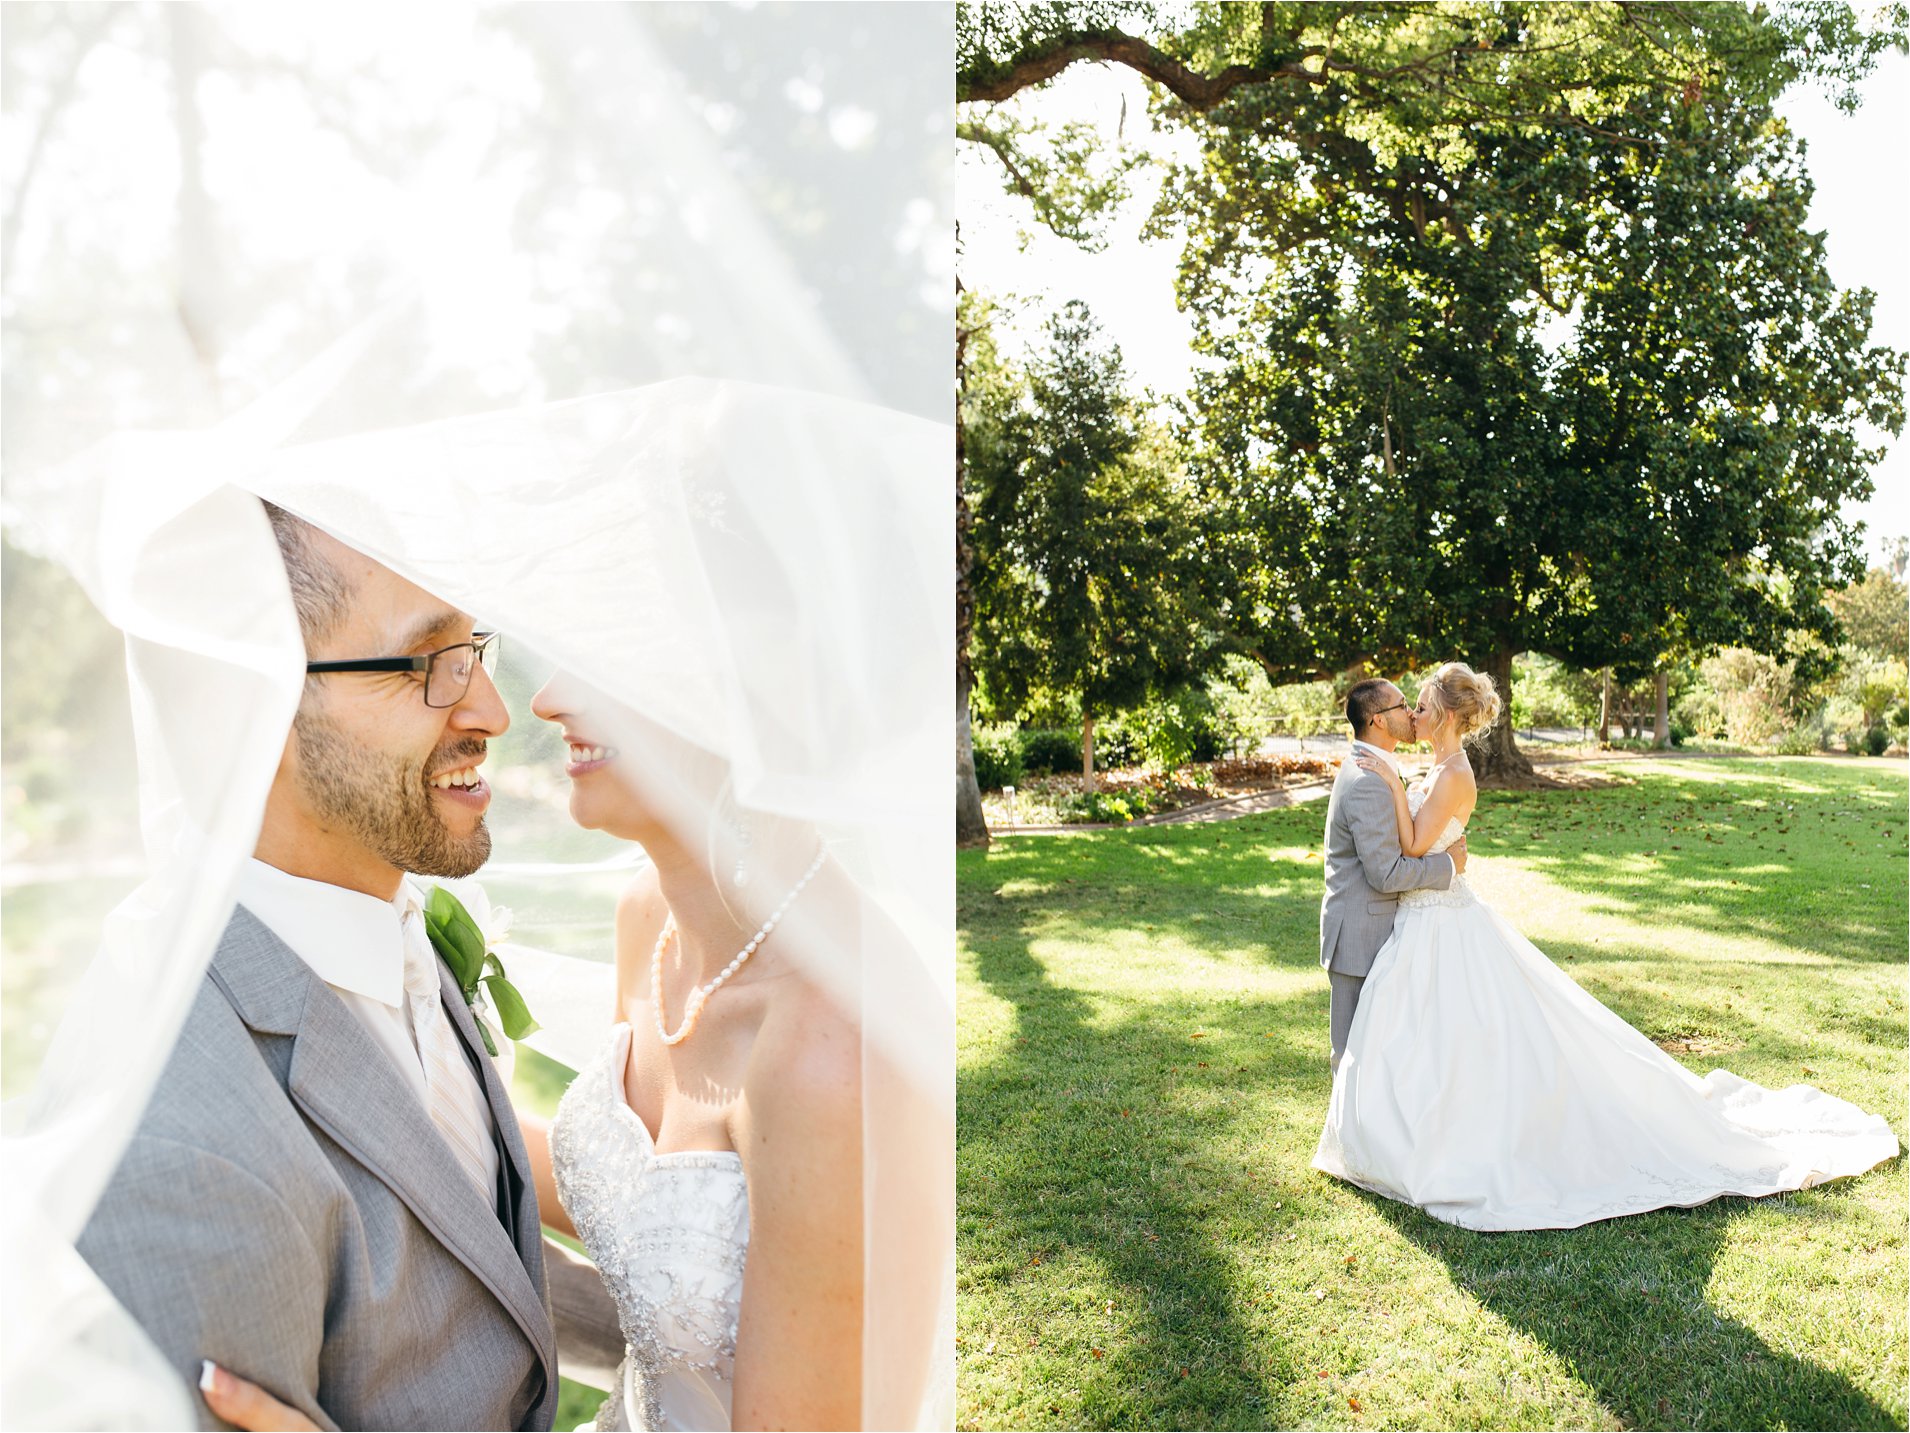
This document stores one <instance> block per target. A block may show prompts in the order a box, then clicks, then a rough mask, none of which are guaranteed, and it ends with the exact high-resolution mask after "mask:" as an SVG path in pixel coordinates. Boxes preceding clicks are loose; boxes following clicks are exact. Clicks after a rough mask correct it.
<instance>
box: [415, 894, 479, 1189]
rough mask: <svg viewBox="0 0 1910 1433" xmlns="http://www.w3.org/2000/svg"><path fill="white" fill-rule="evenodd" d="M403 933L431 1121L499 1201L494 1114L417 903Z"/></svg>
mask: <svg viewBox="0 0 1910 1433" xmlns="http://www.w3.org/2000/svg"><path fill="white" fill-rule="evenodd" d="M404 933H405V1003H406V1004H407V1005H408V1006H409V1007H410V1011H411V1031H412V1035H413V1037H414V1038H415V1039H416V1040H417V1042H418V1059H419V1061H420V1063H422V1064H423V1066H424V1082H425V1088H426V1089H427V1091H429V1096H428V1098H427V1100H426V1105H427V1107H428V1108H429V1109H430V1111H431V1122H432V1123H433V1124H435V1125H436V1126H437V1127H438V1133H439V1134H441V1135H443V1136H444V1140H445V1143H446V1144H448V1145H450V1146H451V1152H452V1153H453V1154H455V1155H456V1156H457V1157H458V1163H459V1164H461V1165H462V1166H463V1167H464V1171H465V1173H467V1174H469V1175H470V1176H471V1179H472V1182H474V1183H475V1184H476V1185H477V1187H478V1188H479V1190H481V1191H482V1192H483V1194H484V1200H485V1202H486V1203H487V1204H488V1203H491V1202H492V1201H493V1200H495V1198H496V1197H497V1195H496V1191H497V1146H496V1145H495V1144H494V1143H493V1142H492V1139H491V1112H490V1110H489V1108H488V1107H487V1106H486V1104H485V1102H484V1089H483V1086H481V1085H480V1084H479V1083H478V1077H477V1076H476V1074H474V1073H473V1072H472V1070H471V1067H470V1065H469V1064H467V1063H466V1061H465V1057H464V1046H463V1044H462V1043H461V1042H460V1041H459V1039H458V1032H457V1031H455V1030H453V1029H452V1028H451V1021H450V1019H449V1017H447V1016H446V1015H445V1013H444V1004H443V1000H442V998H441V995H440V986H439V984H438V953H437V951H436V950H434V949H432V946H431V937H430V936H429V935H427V934H426V933H425V925H424V912H423V911H421V910H420V909H419V908H418V906H417V904H416V902H413V903H412V904H411V905H410V907H409V908H408V909H407V910H406V911H405V919H404Z"/></svg>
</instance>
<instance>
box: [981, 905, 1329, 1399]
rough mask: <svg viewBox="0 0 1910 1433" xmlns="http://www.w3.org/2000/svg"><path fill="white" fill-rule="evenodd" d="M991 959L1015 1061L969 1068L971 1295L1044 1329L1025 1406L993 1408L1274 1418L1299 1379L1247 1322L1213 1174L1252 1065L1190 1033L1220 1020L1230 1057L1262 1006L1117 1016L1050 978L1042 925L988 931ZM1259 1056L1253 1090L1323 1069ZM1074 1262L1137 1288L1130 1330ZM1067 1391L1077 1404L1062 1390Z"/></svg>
mask: <svg viewBox="0 0 1910 1433" xmlns="http://www.w3.org/2000/svg"><path fill="white" fill-rule="evenodd" d="M974 964H975V969H976V972H977V974H978V975H979V977H980V979H981V981H982V983H983V984H984V985H985V986H986V987H987V988H988V990H989V991H990V992H991V993H993V994H994V995H995V996H997V997H999V998H1000V999H1002V1000H1004V1001H1006V1002H1008V1003H1009V1004H1011V1005H1012V1006H1013V1007H1014V1012H1015V1015H1014V1033H1013V1035H1012V1036H1011V1037H1010V1041H1009V1043H1008V1045H1007V1050H1006V1053H1004V1054H1002V1055H1000V1056H999V1057H997V1058H996V1059H993V1060H991V1061H989V1062H988V1063H986V1064H984V1065H981V1066H979V1067H975V1068H971V1069H966V1070H963V1071H962V1072H961V1073H960V1076H959V1083H958V1095H959V1110H960V1116H959V1123H958V1142H959V1149H960V1157H959V1164H958V1169H959V1170H960V1174H959V1176H958V1202H959V1208H960V1212H961V1228H962V1234H961V1243H962V1244H963V1246H964V1248H963V1251H962V1264H963V1278H964V1288H965V1289H974V1290H976V1291H978V1292H979V1291H982V1290H988V1289H993V1290H996V1291H1001V1292H1010V1293H1011V1297H1010V1298H1008V1299H1007V1300H1004V1301H1003V1306H1004V1307H1013V1306H1018V1307H1019V1308H1020V1309H1022V1310H1023V1311H1026V1310H1028V1309H1030V1308H1034V1309H1036V1310H1038V1311H1039V1312H1038V1317H1039V1318H1040V1323H1039V1325H1038V1327H1037V1330H1036V1332H1035V1334H1034V1336H1033V1340H1032V1341H1033V1342H1034V1343H1035V1344H1036V1345H1037V1347H1035V1348H1033V1349H1017V1350H1015V1355H1014V1356H1015V1359H1016V1363H1017V1366H1018V1367H1019V1368H1020V1369H1021V1370H1022V1375H1023V1382H1022V1385H1021V1387H1019V1388H1017V1389H1016V1390H1015V1396H1019V1397H1020V1398H1021V1402H1020V1403H1019V1404H1017V1405H1016V1406H1013V1407H1009V1408H1004V1407H1001V1406H999V1405H997V1406H995V1407H994V1408H992V1409H991V1416H992V1417H993V1418H995V1419H997V1420H999V1419H1001V1418H1004V1417H1005V1418H1007V1419H1008V1420H1009V1421H1010V1422H1012V1423H1013V1424H1014V1425H1015V1426H1041V1425H1044V1424H1045V1425H1048V1426H1057V1425H1058V1426H1064V1427H1065V1426H1079V1427H1090V1428H1127V1427H1144V1428H1145V1427H1168V1428H1175V1427H1178V1428H1198V1427H1265V1426H1268V1424H1269V1422H1270V1421H1271V1419H1272V1417H1273V1413H1272V1400H1271V1397H1270V1393H1271V1390H1273V1389H1275V1388H1277V1387H1279V1386H1281V1385H1283V1384H1285V1383H1288V1382H1290V1381H1291V1380H1292V1378H1293V1376H1294V1370H1293V1368H1291V1367H1289V1366H1288V1362H1287V1359H1286V1356H1285V1353H1284V1351H1283V1350H1281V1349H1278V1348H1274V1349H1269V1348H1268V1347H1266V1346H1265V1343H1264V1340H1261V1339H1258V1338H1256V1337H1254V1336H1253V1335H1252V1334H1251V1333H1250V1332H1249V1331H1248V1329H1247V1328H1246V1326H1245V1324H1244V1323H1243V1321H1242V1319H1241V1318H1240V1316H1239V1313H1238V1309H1237V1300H1238V1298H1239V1296H1240V1291H1239V1289H1238V1288H1237V1287H1236V1284H1237V1275H1236V1273H1235V1271H1234V1269H1233V1267H1232V1265H1231V1263H1230V1260H1229V1258H1228V1257H1227V1256H1226V1255H1225V1253H1224V1252H1223V1243H1224V1239H1225V1235H1224V1234H1223V1233H1222V1232H1221V1229H1220V1226H1221V1224H1222V1223H1223V1222H1224V1217H1225V1215H1226V1212H1227V1211H1226V1210H1224V1209H1223V1208H1222V1206H1223V1205H1224V1204H1225V1203H1226V1202H1227V1199H1226V1196H1225V1194H1224V1193H1223V1192H1222V1190H1221V1189H1219V1188H1217V1187H1216V1183H1215V1181H1213V1180H1212V1179H1210V1178H1209V1177H1207V1176H1208V1174H1209V1173H1210V1172H1211V1171H1210V1169H1209V1167H1208V1166H1209V1164H1210V1162H1211V1161H1213V1160H1214V1159H1215V1158H1216V1153H1215V1151H1216V1150H1217V1149H1219V1148H1221V1147H1222V1146H1224V1145H1226V1144H1227V1143H1228V1141H1229V1139H1230V1137H1231V1135H1232V1134H1233V1130H1232V1125H1233V1122H1234V1120H1235V1119H1236V1118H1237V1115H1236V1112H1235V1111H1234V1110H1233V1109H1232V1108H1231V1106H1230V1103H1229V1093H1228V1092H1229V1089H1230V1085H1231V1082H1232V1080H1233V1079H1234V1078H1235V1067H1234V1066H1233V1065H1232V1064H1231V1063H1230V1062H1228V1061H1227V1060H1224V1059H1219V1060H1203V1056H1204V1055H1205V1054H1206V1053H1208V1052H1207V1049H1206V1048H1205V1047H1202V1046H1200V1045H1199V1044H1198V1043H1197V1042H1195V1041H1193V1040H1192V1039H1191V1036H1190V1030H1191V1029H1192V1028H1193V1027H1194V1026H1195V1024H1196V1022H1200V1021H1204V1022H1206V1031H1207V1032H1208V1033H1210V1034H1211V1036H1212V1037H1213V1039H1214V1040H1215V1042H1216V1049H1217V1048H1218V1046H1219V1044H1220V1042H1222V1041H1224V1040H1226V1039H1227V1038H1228V1037H1230V1036H1231V1037H1238V1045H1237V1046H1236V1048H1245V1047H1246V1041H1247V1040H1248V1039H1252V1038H1257V1036H1254V1035H1253V1034H1252V1033H1251V1032H1250V1031H1249V1029H1248V1027H1249V1026H1252V1027H1253V1029H1254V1030H1257V1029H1258V1028H1259V1027H1260V1026H1262V1025H1264V1024H1265V1023H1266V1015H1265V1011H1264V1008H1260V1009H1255V1008H1252V1007H1248V1008H1243V1009H1240V1010H1238V1011H1233V1012H1227V1011H1222V1012H1219V1014H1220V1016H1221V1018H1220V1020H1218V1021H1217V1020H1216V1018H1215V1017H1216V1012H1215V1010H1214V1009H1213V1008H1212V1007H1211V1006H1210V1005H1209V1004H1207V1003H1204V1002H1202V1001H1200V1000H1198V999H1191V998H1190V999H1189V1000H1187V1001H1185V1002H1175V1001H1174V1000H1172V999H1171V998H1170V999H1168V1000H1167V1001H1165V1002H1164V1003H1160V1004H1151V1005H1150V1006H1149V1010H1150V1011H1151V1012H1152V1013H1151V1014H1150V1015H1149V1016H1148V1017H1147V1018H1141V1019H1133V1020H1127V1021H1122V1022H1117V1023H1114V1024H1112V1025H1110V1024H1109V1022H1107V1021H1106V1020H1105V1019H1104V1018H1100V1017H1098V1016H1097V1012H1096V1010H1095V1008H1094V1006H1093V1003H1092V1002H1091V1001H1090V999H1089V997H1088V996H1087V995H1085V994H1083V993H1082V992H1081V991H1078V990H1075V989H1072V988H1069V987H1068V986H1065V985H1060V984H1057V983H1055V982H1054V981H1053V980H1052V979H1050V977H1049V976H1048V973H1047V971H1046V970H1045V969H1044V968H1043V966H1042V964H1041V962H1040V961H1039V960H1038V959H1037V958H1036V957H1035V955H1034V954H1033V953H1032V951H1031V949H1030V936H1029V933H1028V930H1027V928H1026V923H1025V922H1024V923H1023V924H1021V925H1020V926H1019V927H1018V928H1016V929H1015V930H1013V931H1008V930H1005V929H1003V927H1002V926H1000V925H996V926H994V927H993V928H991V930H990V932H989V933H988V934H987V935H985V936H982V937H979V938H977V939H976V940H975V941H974ZM1183 1017H1184V1018H1183ZM1229 1021H1231V1023H1232V1024H1237V1025H1238V1026H1239V1028H1238V1029H1233V1028H1231V1025H1230V1024H1229ZM1251 1053H1252V1056H1253V1058H1254V1078H1256V1079H1261V1078H1276V1079H1277V1078H1290V1077H1293V1076H1294V1075H1296V1074H1297V1073H1298V1070H1297V1066H1298V1065H1300V1064H1302V1063H1304V1065H1305V1066H1306V1067H1307V1069H1308V1071H1309V1072H1310V1073H1316V1074H1317V1071H1316V1069H1315V1067H1317V1066H1318V1064H1319V1058H1318V1055H1317V1052H1314V1051H1311V1050H1305V1051H1293V1050H1289V1049H1288V1048H1287V1047H1285V1046H1283V1045H1272V1044H1269V1045H1267V1046H1266V1047H1265V1048H1260V1047H1253V1048H1252V1050H1251ZM1288 1063H1292V1064H1294V1065H1295V1066H1296V1069H1295V1070H1291V1071H1288V1070H1284V1069H1283V1068H1282V1067H1283V1066H1284V1065H1286V1064H1288ZM1111 1134H1112V1137H1110V1136H1111ZM1037 1261H1038V1262H1037ZM1071 1262H1072V1263H1076V1264H1080V1263H1085V1264H1088V1265H1091V1266H1092V1267H1093V1269H1094V1271H1095V1274H1096V1275H1097V1276H1098V1279H1099V1280H1100V1281H1104V1282H1105V1283H1106V1285H1108V1286H1109V1287H1112V1288H1115V1289H1118V1290H1119V1291H1120V1294H1119V1295H1118V1298H1117V1303H1118V1306H1119V1312H1118V1315H1116V1316H1115V1317H1114V1319H1113V1320H1104V1319H1103V1315H1102V1310H1100V1309H1098V1308H1097V1309H1084V1308H1081V1307H1079V1306H1078V1302H1077V1303H1071V1302H1070V1296H1071V1295H1072V1294H1073V1293H1074V1289H1073V1288H1072V1287H1071V1286H1070V1285H1068V1284H1067V1283H1066V1282H1065V1275H1063V1274H1060V1273H1057V1272H1055V1271H1056V1270H1058V1269H1061V1270H1065V1269H1067V1268H1068V1267H1069V1266H1070V1264H1071ZM1043 1265H1045V1266H1046V1267H1045V1268H1044V1267H1042V1266H1043ZM1028 1280H1032V1281H1034V1283H1033V1285H1032V1287H1030V1286H1029V1285H1027V1284H1026V1283H1024V1282H1023V1281H1028ZM1017 1284H1022V1288H1021V1289H1020V1290H1015V1287H1014V1286H1016V1285H1017ZM1097 1322H1099V1326H1100V1327H1104V1328H1108V1329H1109V1330H1110V1336H1109V1337H1106V1338H1104V1339H1103V1340H1102V1341H1101V1342H1102V1343H1103V1344H1105V1345H1106V1346H1105V1347H1104V1348H1102V1352H1101V1354H1100V1355H1096V1354H1095V1352H1094V1349H1093V1347H1080V1346H1076V1345H1080V1344H1083V1343H1091V1342H1092V1341H1093V1340H1092V1337H1091V1336H1090V1334H1089V1332H1088V1331H1089V1330H1091V1329H1092V1328H1094V1327H1095V1326H1096V1325H1097ZM1117 1325H1118V1327H1117ZM966 1376H967V1375H966V1374H965V1375H964V1377H966ZM1063 1381H1065V1383H1066V1384H1067V1385H1068V1388H1067V1391H1066V1393H1065V1394H1057V1393H1054V1392H1052V1390H1053V1389H1055V1388H1058V1387H1059V1386H1060V1384H1061V1383H1062V1382H1063ZM1031 1383H1032V1385H1033V1386H1030V1384H1031ZM1044 1388H1047V1389H1049V1390H1050V1391H1049V1392H1043V1389H1044Z"/></svg>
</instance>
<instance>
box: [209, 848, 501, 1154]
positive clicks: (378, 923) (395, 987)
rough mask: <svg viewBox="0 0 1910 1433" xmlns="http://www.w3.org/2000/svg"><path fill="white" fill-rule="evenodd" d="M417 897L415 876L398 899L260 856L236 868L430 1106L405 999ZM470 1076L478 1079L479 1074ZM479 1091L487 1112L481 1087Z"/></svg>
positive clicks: (280, 930)
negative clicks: (409, 911) (299, 872)
mask: <svg viewBox="0 0 1910 1433" xmlns="http://www.w3.org/2000/svg"><path fill="white" fill-rule="evenodd" d="M413 900H416V901H417V902H418V903H419V904H420V905H422V904H423V903H424V893H423V892H421V891H419V890H418V888H417V887H416V886H415V885H414V884H413V883H412V881H411V879H410V877H406V878H405V879H404V881H402V882H401V883H400V884H399V887H398V896H397V899H395V900H390V901H381V900H379V899H378V897H376V896H368V895H366V894H365V893H364V892H363V891H353V890H347V889H346V888H345V887H343V886H334V885H330V884H328V883H327V882H324V881H312V880H307V879H306V878H305V877H303V876H293V875H288V874H287V873H286V872H284V871H281V870H279V869H278V867H276V866H268V865H266V863H265V862H263V861H261V860H258V859H256V858H254V859H251V860H248V861H247V862H246V863H245V867H244V869H243V870H242V871H241V872H240V873H239V904H240V905H242V906H244V907H245V908H246V909H247V910H249V911H251V912H252V914H253V915H255V916H257V917H258V918H259V919H260V920H261V921H263V922H264V923H265V925H266V928H267V929H269V930H270V931H271V932H272V934H273V935H275V936H277V937H278V938H279V939H280V940H282V941H284V942H285V943H286V944H287V945H289V946H290V947H291V948H292V953H293V954H294V955H296V956H298V958H299V959H300V960H302V961H304V962H305V963H306V964H307V965H309V966H310V967H311V968H312V973H313V974H314V975H316V976H317V977H318V978H319V979H320V980H322V981H324V982H325V983H326V984H327V985H329V986H330V987H331V989H332V993H333V994H334V995H336V996H337V997H338V998H339V999H340V1000H342V1001H344V1002H345V1008H346V1009H348V1010H350V1011H351V1013H352V1014H353V1015H354V1016H356V1017H357V1019H358V1023H359V1024H361V1025H363V1026H364V1027H365V1032H366V1033H367V1034H368V1035H370V1036H371V1038H372V1040H373V1042H374V1043H375V1044H377V1046H378V1048H379V1049H381V1050H383V1051H384V1052H385V1053H386V1054H387V1055H389V1056H390V1057H391V1063H392V1064H393V1065H395V1066H396V1067H397V1069H398V1073H399V1074H400V1075H402V1076H403V1077H404V1080H405V1083H406V1084H408V1085H410V1086H411V1088H412V1089H413V1090H414V1091H415V1092H416V1093H417V1096H418V1103H419V1104H421V1105H423V1106H424V1107H425V1108H426V1109H427V1110H428V1109H430V1108H431V1105H430V1097H429V1096H430V1092H429V1088H428V1087H427V1086H426V1084H425V1078H424V1061H423V1059H422V1057H420V1055H419V1054H418V1039H417V1036H416V1035H415V1034H414V1033H413V1031H412V1029H411V1010H410V1007H409V1005H408V1004H407V1002H406V1001H405V937H404V913H405V910H406V908H407V907H408V906H409V905H410V903H411V902H412V901H413ZM446 1018H447V1019H449V1018H450V1017H449V1016H448V1015H447V1016H446ZM466 1073H469V1071H468V1070H467V1071H466ZM471 1079H472V1081H473V1082H474V1083H475V1082H476V1080H477V1076H476V1075H472V1076H471ZM478 1095H479V1103H480V1105H481V1106H482V1107H483V1108H484V1110H485V1114H486V1118H487V1119H488V1118H489V1113H490V1105H489V1103H488V1102H486V1101H485V1100H484V1099H483V1088H482V1086H480V1087H479V1090H478Z"/></svg>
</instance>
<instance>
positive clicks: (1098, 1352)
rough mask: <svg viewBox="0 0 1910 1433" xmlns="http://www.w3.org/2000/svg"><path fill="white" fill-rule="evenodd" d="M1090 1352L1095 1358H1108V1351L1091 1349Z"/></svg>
mask: <svg viewBox="0 0 1910 1433" xmlns="http://www.w3.org/2000/svg"><path fill="white" fill-rule="evenodd" d="M1088 1352H1089V1353H1091V1354H1093V1355H1094V1356H1095V1357H1096V1358H1106V1357H1107V1352H1106V1350H1104V1349H1098V1348H1091V1349H1089V1350H1088Z"/></svg>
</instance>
